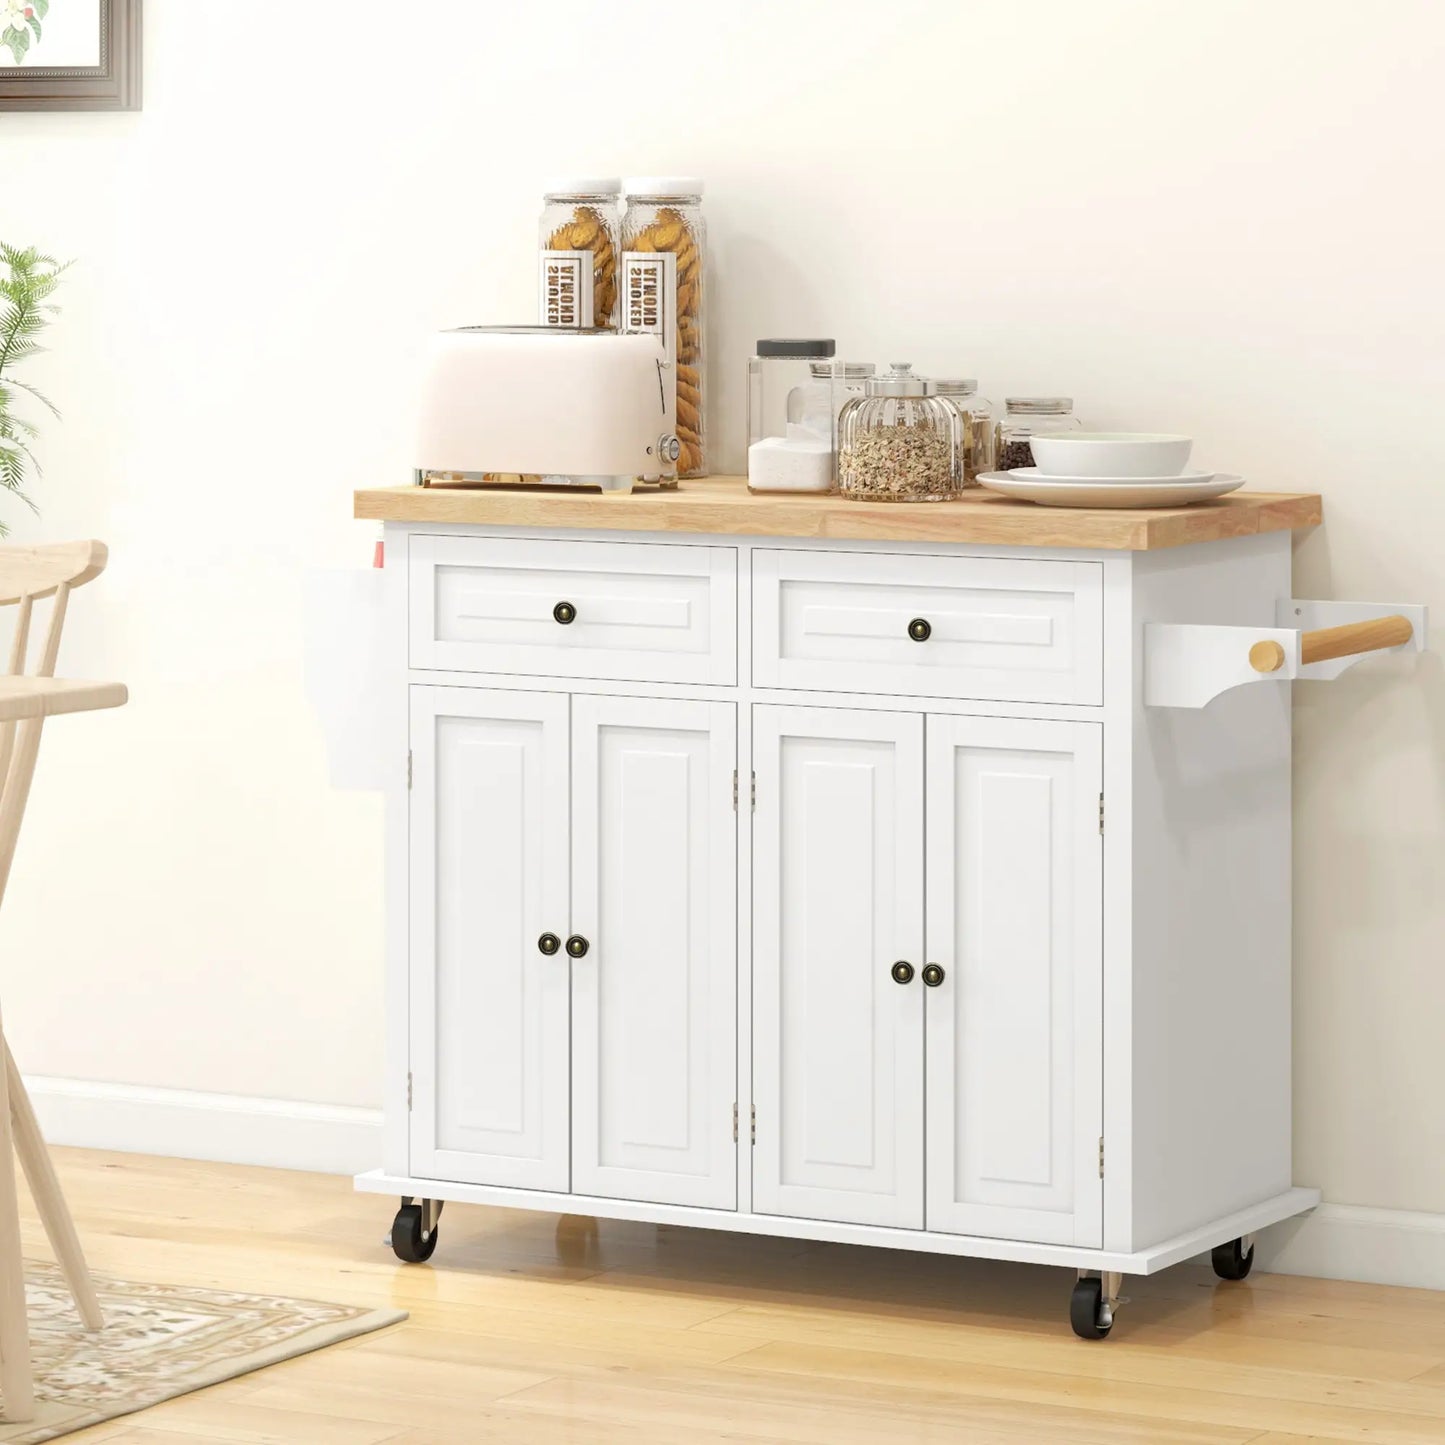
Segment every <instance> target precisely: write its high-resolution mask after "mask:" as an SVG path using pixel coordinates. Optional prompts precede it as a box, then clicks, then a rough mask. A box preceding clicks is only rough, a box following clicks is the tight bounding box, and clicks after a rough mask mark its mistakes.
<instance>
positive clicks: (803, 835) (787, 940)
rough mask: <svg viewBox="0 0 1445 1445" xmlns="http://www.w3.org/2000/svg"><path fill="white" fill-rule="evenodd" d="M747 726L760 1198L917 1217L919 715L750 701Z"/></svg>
mask: <svg viewBox="0 0 1445 1445" xmlns="http://www.w3.org/2000/svg"><path fill="white" fill-rule="evenodd" d="M752 725H753V749H754V766H755V770H756V772H757V811H756V814H755V816H754V819H753V868H754V875H753V908H754V915H753V990H754V1025H753V1027H754V1035H753V1086H754V1094H755V1098H756V1107H757V1148H756V1152H755V1154H754V1162H753V1207H754V1209H755V1210H756V1211H757V1212H758V1213H760V1214H787V1215H798V1216H802V1217H805V1218H814V1219H835V1220H843V1221H848V1222H852V1223H858V1224H889V1225H898V1226H902V1227H906V1228H912V1229H917V1228H920V1227H921V1226H922V1224H923V1056H922V1048H921V1043H922V1030H923V1023H922V1009H923V993H924V990H923V987H922V984H921V982H920V981H919V977H918V970H919V968H920V967H921V964H922V961H923V960H922V957H921V950H922V944H923V719H922V717H921V716H919V715H917V714H903V713H886V712H861V711H858V712H855V711H849V710H846V709H834V708H792V707H755V708H754V709H753V715H752ZM899 961H903V962H906V963H908V964H910V965H911V966H912V969H913V970H914V976H913V978H912V981H911V982H908V983H905V984H899V983H896V982H894V980H893V977H892V975H891V969H892V967H893V965H894V963H895V962H899Z"/></svg>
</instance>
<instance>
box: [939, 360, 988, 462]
mask: <svg viewBox="0 0 1445 1445" xmlns="http://www.w3.org/2000/svg"><path fill="white" fill-rule="evenodd" d="M933 389H934V392H935V394H936V395H938V396H941V397H942V398H943V399H944V400H945V401H947V402H950V403H952V405H953V408H954V410H955V411H956V412H957V413H958V418H957V423H958V449H959V456H960V458H961V462H960V465H961V466H962V468H963V485H964V486H965V487H976V486H977V485H978V474H979V473H980V472H987V471H991V470H992V469H993V403H992V402H990V401H989V399H988V398H987V397H986V396H980V395H979V394H978V382H976V381H974V380H973V379H972V378H960V379H959V380H957V381H943V380H936V381H935V382H934V383H933Z"/></svg>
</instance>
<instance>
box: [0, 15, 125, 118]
mask: <svg viewBox="0 0 1445 1445" xmlns="http://www.w3.org/2000/svg"><path fill="white" fill-rule="evenodd" d="M140 29H141V0H0V110H139V109H140Z"/></svg>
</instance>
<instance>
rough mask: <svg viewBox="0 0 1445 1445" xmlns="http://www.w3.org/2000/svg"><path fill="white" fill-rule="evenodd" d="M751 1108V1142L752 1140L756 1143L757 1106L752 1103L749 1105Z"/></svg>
mask: <svg viewBox="0 0 1445 1445" xmlns="http://www.w3.org/2000/svg"><path fill="white" fill-rule="evenodd" d="M751 1109H752V1116H753V1117H752V1126H753V1128H752V1133H753V1137H752V1142H753V1143H754V1144H756V1143H757V1142H758V1106H757V1105H756V1104H753V1105H752V1106H751Z"/></svg>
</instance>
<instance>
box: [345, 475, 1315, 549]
mask: <svg viewBox="0 0 1445 1445" xmlns="http://www.w3.org/2000/svg"><path fill="white" fill-rule="evenodd" d="M355 515H356V516H357V517H360V518H363V519H369V520H373V521H382V522H423V523H426V522H434V523H457V524H462V525H473V526H489V527H550V528H557V529H562V528H582V529H596V530H598V531H609V532H672V533H682V532H692V533H706V534H711V535H716V536H729V535H732V536H744V537H816V538H819V539H822V540H829V539H833V540H849V541H863V542H868V541H886V542H962V543H978V542H982V543H993V544H996V545H999V546H1008V547H1085V548H1090V549H1099V550H1107V551H1121V552H1148V551H1153V550H1155V549H1158V548H1162V547H1180V546H1183V545H1185V544H1186V543H1189V542H1213V541H1218V540H1219V539H1220V538H1223V537H1247V536H1251V535H1253V534H1254V533H1256V532H1286V531H1291V530H1293V529H1295V528H1303V527H1314V526H1317V525H1318V524H1319V521H1320V515H1321V511H1320V498H1319V497H1318V495H1316V494H1315V493H1312V492H1249V491H1240V492H1231V493H1230V494H1229V495H1228V496H1225V497H1219V498H1217V499H1216V500H1214V501H1211V502H1197V503H1195V505H1194V506H1192V507H1174V508H1169V509H1161V510H1158V511H1123V510H1108V509H1095V510H1085V509H1078V510H1075V509H1072V508H1063V507H1041V506H1037V505H1035V504H1034V503H1032V502H1017V501H1014V500H1012V499H1011V498H1008V497H1002V496H999V495H998V494H997V493H995V492H986V491H982V490H977V491H970V492H969V493H968V494H967V495H966V496H965V497H964V498H963V499H962V500H960V501H956V502H915V503H904V502H846V501H844V500H843V499H842V498H841V497H838V496H808V495H799V494H788V493H781V492H773V493H767V494H755V493H753V492H750V491H748V487H747V481H746V479H745V478H743V477H704V478H701V479H699V480H697V481H692V482H683V483H681V484H680V485H679V487H678V488H677V489H676V490H675V491H665V492H664V491H656V490H641V489H639V490H638V491H635V492H633V493H631V494H630V495H616V496H604V495H602V494H601V493H599V492H592V491H584V490H582V489H580V488H574V487H541V486H517V487H463V486H458V485H456V484H450V485H448V484H437V485H434V486H429V487H416V486H410V487H378V488H372V489H369V490H365V491H358V492H357V493H356V503H355Z"/></svg>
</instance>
